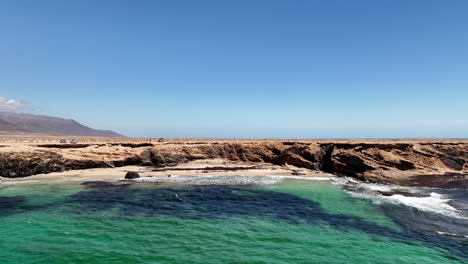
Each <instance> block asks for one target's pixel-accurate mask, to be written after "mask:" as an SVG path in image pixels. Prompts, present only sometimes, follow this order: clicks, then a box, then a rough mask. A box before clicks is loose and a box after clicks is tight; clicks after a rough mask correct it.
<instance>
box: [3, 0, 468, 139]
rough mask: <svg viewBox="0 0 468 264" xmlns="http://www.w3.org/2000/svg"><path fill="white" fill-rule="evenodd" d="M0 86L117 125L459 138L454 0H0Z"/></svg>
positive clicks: (143, 131) (187, 133)
mask: <svg viewBox="0 0 468 264" xmlns="http://www.w3.org/2000/svg"><path fill="white" fill-rule="evenodd" d="M0 97H4V98H8V99H14V100H27V101H29V102H30V103H31V107H29V109H32V111H33V112H34V113H40V114H47V115H54V116H61V117H67V118H74V119H76V120H77V121H79V122H82V123H84V124H87V125H90V126H93V127H96V128H105V129H114V130H116V131H118V132H121V133H124V134H126V135H129V136H145V137H147V136H164V137H168V136H175V137H281V138H337V137H338V138H388V137H465V138H466V137H468V1H463V0H460V1H457V0H450V1H443V0H440V1H430V0H420V1H415V0H401V1H396V0H387V1H385V0H382V1H375V0H369V1H348V0H342V1H333V0H322V1H319V0H315V1H314V0H304V1H294V0H283V1H273V0H248V1H243V0H236V1H214V0H213V1H203V0H201V1H193V0H186V1H181V0H171V1H130V0H128V1H117V0H115V1H114V0H113V1H103V0H99V1H95V0H93V1H85V0H80V1H72V0H69V1H63V0H57V1H48V0H41V1H36V0H30V1H23V0H11V1H1V2H0Z"/></svg>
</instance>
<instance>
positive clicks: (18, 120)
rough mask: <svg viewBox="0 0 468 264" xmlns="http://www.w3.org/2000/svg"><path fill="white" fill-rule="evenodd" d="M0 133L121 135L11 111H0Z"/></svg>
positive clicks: (60, 119)
mask: <svg viewBox="0 0 468 264" xmlns="http://www.w3.org/2000/svg"><path fill="white" fill-rule="evenodd" d="M0 134H8V135H16V134H21V135H24V134H45V135H56V136H85V137H123V135H120V134H118V133H116V132H113V131H110V130H97V129H92V128H90V127H87V126H84V125H82V124H80V123H78V122H76V121H75V120H72V119H64V118H58V117H51V116H44V115H32V114H19V113H12V112H0Z"/></svg>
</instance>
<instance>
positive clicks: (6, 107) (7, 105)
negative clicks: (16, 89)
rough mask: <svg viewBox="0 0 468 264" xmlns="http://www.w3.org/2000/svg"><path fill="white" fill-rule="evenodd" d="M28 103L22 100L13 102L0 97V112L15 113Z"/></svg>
mask: <svg viewBox="0 0 468 264" xmlns="http://www.w3.org/2000/svg"><path fill="white" fill-rule="evenodd" d="M28 105H29V103H28V102H27V101H23V100H13V99H8V98H4V97H0V111H4V112H16V111H19V110H22V109H24V108H25V107H26V106H28Z"/></svg>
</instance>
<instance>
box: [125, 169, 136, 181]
mask: <svg viewBox="0 0 468 264" xmlns="http://www.w3.org/2000/svg"><path fill="white" fill-rule="evenodd" d="M137 178H140V174H138V172H135V171H129V172H127V174H125V179H127V180H131V179H137Z"/></svg>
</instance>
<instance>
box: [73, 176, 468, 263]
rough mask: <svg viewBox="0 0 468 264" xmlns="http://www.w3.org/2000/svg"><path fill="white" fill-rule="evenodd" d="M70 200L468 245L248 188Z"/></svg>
mask: <svg viewBox="0 0 468 264" xmlns="http://www.w3.org/2000/svg"><path fill="white" fill-rule="evenodd" d="M88 187H89V188H90V189H88V190H85V191H82V192H79V193H76V194H74V195H72V196H70V198H69V200H68V201H67V203H72V204H80V205H82V210H84V211H85V212H88V213H93V212H100V211H111V210H112V211H114V210H117V211H118V212H119V213H121V214H123V215H132V214H145V215H170V216H176V217H181V218H190V219H204V218H206V219H223V218H229V217H249V216H251V217H262V218H268V219H271V220H273V221H281V222H286V223H290V224H298V223H307V224H312V225H316V224H327V225H329V226H331V227H333V228H335V229H338V230H341V231H344V232H347V231H350V230H356V231H360V232H365V233H367V234H369V235H371V236H373V237H374V238H375V239H377V240H379V238H382V237H385V238H388V239H392V240H396V241H400V242H403V243H411V244H413V243H415V242H416V243H424V244H428V245H429V246H435V247H439V248H442V249H445V250H447V251H449V252H451V255H450V256H447V257H448V258H451V259H457V260H466V259H468V255H467V254H466V252H464V250H463V249H464V248H465V246H466V244H465V243H466V241H464V240H463V239H458V238H450V237H445V236H441V235H437V234H430V233H422V232H420V231H418V230H420V229H418V228H415V227H414V226H408V225H402V224H401V222H397V223H399V224H400V230H398V231H397V230H394V229H391V228H388V227H384V226H380V225H377V224H375V223H372V222H369V221H366V220H365V219H363V218H360V217H356V216H351V215H345V214H333V213H329V212H327V211H326V210H325V209H323V208H322V206H321V205H320V204H319V203H317V202H315V201H311V200H306V199H302V198H300V197H298V196H295V195H291V194H287V193H280V192H273V191H265V190H257V189H254V188H250V187H245V186H219V185H216V186H212V185H208V186H197V187H187V188H168V187H160V188H154V187H150V188H145V187H143V188H140V187H135V186H134V187H132V188H129V187H130V186H129V185H120V186H119V185H117V186H112V187H109V186H106V187H105V188H102V186H99V185H97V186H88Z"/></svg>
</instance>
